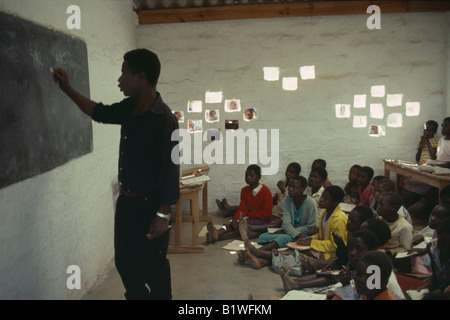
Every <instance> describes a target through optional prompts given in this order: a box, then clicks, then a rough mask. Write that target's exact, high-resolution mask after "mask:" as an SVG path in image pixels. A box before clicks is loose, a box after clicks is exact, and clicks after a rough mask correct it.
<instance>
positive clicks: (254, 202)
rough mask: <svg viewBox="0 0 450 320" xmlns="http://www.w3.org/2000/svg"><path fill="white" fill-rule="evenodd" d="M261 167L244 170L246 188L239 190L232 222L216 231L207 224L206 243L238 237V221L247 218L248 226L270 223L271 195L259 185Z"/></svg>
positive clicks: (263, 186) (212, 226) (210, 224)
mask: <svg viewBox="0 0 450 320" xmlns="http://www.w3.org/2000/svg"><path fill="white" fill-rule="evenodd" d="M260 179H261V167H260V166H258V165H256V164H252V165H250V166H248V168H247V170H245V182H246V183H247V186H245V187H244V188H242V190H241V202H240V204H239V208H238V210H237V211H236V214H235V216H234V217H233V221H232V222H231V223H230V224H229V225H227V226H226V228H222V229H219V230H217V229H216V228H215V227H214V225H213V224H212V223H211V222H210V223H208V224H207V226H206V227H207V229H208V232H207V234H206V242H215V241H217V240H224V239H231V238H235V237H237V236H239V234H240V233H239V228H238V221H239V220H240V219H242V218H245V217H247V218H248V220H247V224H248V225H263V224H267V223H270V222H271V221H272V206H273V204H272V200H273V199H272V193H271V192H270V189H269V188H268V187H267V186H265V185H264V184H260V183H259V180H260Z"/></svg>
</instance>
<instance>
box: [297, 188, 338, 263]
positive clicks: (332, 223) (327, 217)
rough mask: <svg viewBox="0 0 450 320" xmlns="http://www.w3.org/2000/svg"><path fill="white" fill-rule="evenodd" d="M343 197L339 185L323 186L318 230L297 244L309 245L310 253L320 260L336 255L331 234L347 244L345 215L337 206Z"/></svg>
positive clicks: (335, 246)
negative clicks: (321, 209)
mask: <svg viewBox="0 0 450 320" xmlns="http://www.w3.org/2000/svg"><path fill="white" fill-rule="evenodd" d="M343 199H344V190H342V188H341V187H339V186H330V187H327V188H325V191H324V192H323V193H322V196H321V197H320V200H319V207H320V208H323V209H324V210H323V211H322V214H321V215H320V218H319V232H318V233H316V234H314V235H312V236H311V237H309V238H302V239H299V240H298V241H297V243H298V244H300V245H304V246H310V247H311V250H310V253H311V254H312V255H313V256H314V257H316V258H318V259H322V260H328V259H331V258H334V257H336V248H337V245H336V243H335V241H334V238H333V234H335V235H337V236H339V237H341V238H342V240H343V241H344V243H345V244H347V215H346V214H345V213H344V212H342V211H341V209H340V208H339V203H341V202H342V200H343Z"/></svg>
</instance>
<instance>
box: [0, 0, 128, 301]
mask: <svg viewBox="0 0 450 320" xmlns="http://www.w3.org/2000/svg"><path fill="white" fill-rule="evenodd" d="M72 4H76V5H78V6H79V7H80V9H81V30H68V28H67V27H66V20H67V18H68V17H69V14H67V13H66V10H67V7H68V6H69V5H72ZM0 10H1V11H4V12H7V13H11V14H16V15H18V16H20V17H22V18H25V19H28V20H31V21H34V22H37V23H39V24H42V25H45V26H47V27H49V28H52V29H55V30H58V31H61V32H64V33H67V34H71V35H73V36H75V37H79V38H81V39H83V40H84V41H86V43H87V48H88V58H89V77H90V79H89V81H90V93H91V98H92V99H93V100H95V101H102V102H104V103H111V102H114V101H117V100H119V99H122V98H123V95H122V94H121V92H120V91H119V90H118V89H117V79H118V77H119V76H120V68H121V64H122V61H123V59H122V57H123V54H124V53H125V52H126V51H128V50H131V49H133V48H135V45H136V38H135V33H134V27H135V23H136V17H135V14H134V13H133V11H132V2H131V1H119V0H113V1H111V0H96V1H90V0H83V1H79V0H77V1H71V0H1V1H0ZM50 76H51V75H50V73H49V77H50ZM55 90H59V89H57V88H56V87H55ZM67 107H68V108H77V107H76V106H75V105H74V104H73V103H71V102H69V100H68V105H67ZM93 132H94V135H93V139H94V140H93V145H94V149H93V152H92V153H90V154H88V155H85V156H83V157H81V158H78V159H76V160H73V161H70V162H69V163H67V164H65V165H62V166H60V167H58V168H56V169H54V170H52V171H50V172H47V173H45V174H42V175H39V176H36V177H34V178H31V179H28V180H25V181H22V182H19V183H16V184H14V185H11V186H9V187H6V188H4V189H1V190H0V204H1V206H0V270H1V273H2V275H1V277H0V299H80V298H81V297H82V296H83V295H84V294H85V293H86V292H87V290H88V289H89V288H90V287H91V286H92V284H93V283H94V282H95V281H96V279H97V278H98V277H99V276H101V275H102V274H103V273H104V271H105V269H106V267H107V265H108V264H110V262H111V260H112V259H113V254H114V253H113V223H114V192H113V188H115V183H116V176H117V152H118V141H119V128H118V127H114V126H105V125H100V124H96V123H94V125H93ZM3 151H5V150H3ZM69 265H78V266H79V267H80V269H81V289H80V290H77V289H74V290H68V289H67V287H66V280H67V278H68V277H69V274H66V270H67V267H68V266H69Z"/></svg>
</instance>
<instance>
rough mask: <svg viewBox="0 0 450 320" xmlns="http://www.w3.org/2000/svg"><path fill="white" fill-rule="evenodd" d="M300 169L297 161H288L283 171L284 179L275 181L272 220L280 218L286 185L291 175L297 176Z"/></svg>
mask: <svg viewBox="0 0 450 320" xmlns="http://www.w3.org/2000/svg"><path fill="white" fill-rule="evenodd" d="M301 171H302V167H301V166H300V164H298V163H297V162H292V163H290V164H289V165H288V166H287V168H286V171H285V173H284V176H285V179H284V180H280V181H278V183H277V192H276V193H275V195H274V197H273V209H272V220H274V221H275V220H280V221H281V220H282V218H283V209H284V199H285V198H287V197H288V196H289V194H288V186H289V182H290V180H291V178H292V177H295V176H298V175H299V174H300V172H301Z"/></svg>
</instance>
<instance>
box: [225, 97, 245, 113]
mask: <svg viewBox="0 0 450 320" xmlns="http://www.w3.org/2000/svg"><path fill="white" fill-rule="evenodd" d="M238 111H241V100H238V99H232V100H225V112H238Z"/></svg>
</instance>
